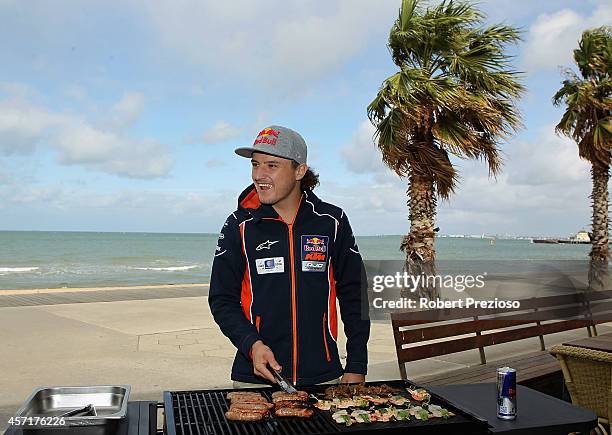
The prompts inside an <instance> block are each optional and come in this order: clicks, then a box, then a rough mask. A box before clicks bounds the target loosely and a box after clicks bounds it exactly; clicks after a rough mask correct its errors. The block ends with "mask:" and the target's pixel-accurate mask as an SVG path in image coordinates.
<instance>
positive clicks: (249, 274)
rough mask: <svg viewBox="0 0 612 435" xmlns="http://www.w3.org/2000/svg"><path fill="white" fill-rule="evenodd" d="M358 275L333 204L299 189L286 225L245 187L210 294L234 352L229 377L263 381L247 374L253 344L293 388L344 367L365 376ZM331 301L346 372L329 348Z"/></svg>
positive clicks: (354, 253) (351, 240)
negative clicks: (266, 351) (266, 350)
mask: <svg viewBox="0 0 612 435" xmlns="http://www.w3.org/2000/svg"><path fill="white" fill-rule="evenodd" d="M362 274H363V276H362ZM364 277H365V272H364V269H363V263H362V260H361V255H360V254H359V250H358V248H357V244H356V243H355V237H354V236H353V232H352V230H351V227H350V225H349V221H348V219H347V217H346V215H345V214H344V212H343V211H342V210H341V209H340V208H338V207H336V206H334V205H331V204H328V203H325V202H323V201H321V200H320V199H319V198H317V197H316V196H315V195H314V193H312V191H304V192H303V194H302V198H301V201H300V206H299V209H298V212H297V214H296V217H295V220H294V222H292V223H286V222H285V221H284V220H283V219H282V218H281V217H280V216H279V215H278V214H277V213H276V211H275V210H274V208H273V207H272V206H269V205H263V204H261V203H260V202H259V196H258V195H257V192H256V190H255V187H254V186H253V185H251V186H249V187H248V188H247V189H246V190H245V191H244V192H243V193H242V194H241V195H240V197H239V199H238V209H237V210H236V211H235V212H234V213H232V214H231V215H230V216H229V217H228V218H227V220H226V221H225V223H224V224H223V229H222V230H221V234H220V235H219V242H218V245H217V248H216V252H215V258H214V262H213V267H212V276H211V280H210V290H209V296H208V302H209V304H210V309H211V311H212V314H213V316H214V319H215V321H216V322H217V323H218V324H219V326H220V328H221V331H222V332H223V334H225V335H226V336H227V337H228V338H229V339H230V340H231V342H232V343H233V344H234V346H236V348H237V349H238V351H237V353H236V357H235V359H234V364H233V367H232V380H235V381H241V382H253V383H264V382H266V381H265V380H264V379H263V378H260V377H258V376H256V375H255V374H254V373H253V363H252V360H251V356H250V351H251V346H252V345H253V343H255V342H256V341H257V340H262V341H263V342H264V343H265V344H266V345H267V346H269V347H270V348H271V349H272V351H273V352H274V356H275V357H276V360H277V361H278V362H279V364H280V365H281V366H282V367H283V374H284V375H285V376H286V377H287V378H288V379H290V380H292V381H293V383H294V384H295V385H311V384H317V383H321V382H325V381H329V380H332V379H334V378H338V377H340V376H341V375H342V374H343V372H344V371H346V372H350V373H360V374H366V371H367V363H368V359H367V342H368V338H369V335H370V321H369V319H368V318H367V309H366V310H365V312H364V314H365V318H362V287H361V283H362V281H363V282H365V279H364ZM336 300H338V302H339V305H340V314H341V316H342V321H343V323H344V332H345V334H346V337H347V345H346V347H347V362H346V367H345V368H344V369H343V368H342V365H341V364H340V358H339V356H338V348H337V346H336V338H337V336H338V320H337V314H336V313H337V311H336ZM365 306H366V307H367V304H366V305H365Z"/></svg>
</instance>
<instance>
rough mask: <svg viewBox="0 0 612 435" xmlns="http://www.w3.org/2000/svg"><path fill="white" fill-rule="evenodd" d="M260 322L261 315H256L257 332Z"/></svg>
mask: <svg viewBox="0 0 612 435" xmlns="http://www.w3.org/2000/svg"><path fill="white" fill-rule="evenodd" d="M260 323H261V316H257V317H255V328H256V329H257V332H259V324H260Z"/></svg>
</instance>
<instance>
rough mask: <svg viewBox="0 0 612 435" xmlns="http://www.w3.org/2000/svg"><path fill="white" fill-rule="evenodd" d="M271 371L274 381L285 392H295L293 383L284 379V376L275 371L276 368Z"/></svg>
mask: <svg viewBox="0 0 612 435" xmlns="http://www.w3.org/2000/svg"><path fill="white" fill-rule="evenodd" d="M272 373H273V374H274V377H275V378H276V383H277V384H278V385H279V387H281V388H282V389H283V390H284V391H285V392H287V393H291V394H293V393H297V390H296V389H295V387H294V386H293V384H292V383H291V382H289V381H288V380H287V379H285V377H284V376H283V375H282V374H281V372H277V371H276V370H274V369H272Z"/></svg>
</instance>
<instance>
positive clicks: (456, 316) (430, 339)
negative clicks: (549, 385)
mask: <svg viewBox="0 0 612 435" xmlns="http://www.w3.org/2000/svg"><path fill="white" fill-rule="evenodd" d="M604 293H607V294H604ZM611 296H612V294H610V292H602V293H601V294H599V296H597V297H595V298H591V297H590V296H589V300H585V297H584V293H576V294H570V295H563V296H549V297H539V298H530V299H525V300H522V301H520V302H521V305H520V309H496V310H491V309H483V308H478V309H465V308H464V309H434V310H426V311H417V312H410V313H393V314H391V324H392V327H393V336H394V339H395V347H396V351H397V359H398V364H399V368H400V373H401V375H402V378H404V379H406V369H405V363H406V362H410V361H416V360H420V359H424V358H431V357H434V356H440V355H446V354H450V353H455V352H461V351H465V350H471V349H478V351H479V354H480V362H481V363H482V364H485V363H486V354H485V347H487V346H492V345H495V344H501V343H508V342H512V341H517V340H522V339H527V338H532V337H539V339H540V349H541V350H545V344H544V335H546V334H553V333H556V332H562V331H568V330H572V329H578V328H587V331H588V334H589V336H591V335H592V331H591V328H593V331H595V328H594V325H595V324H596V323H600V322H602V321H606V320H609V319H610V316H609V315H607V316H599V317H598V316H597V315H593V311H594V307H596V309H595V311H597V312H598V314H601V313H603V312H606V311H608V310H610V305H612V301H610V297H611ZM541 319H549V320H541ZM595 332H596V331H595Z"/></svg>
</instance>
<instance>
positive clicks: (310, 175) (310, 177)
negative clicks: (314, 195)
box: [291, 160, 319, 190]
mask: <svg viewBox="0 0 612 435" xmlns="http://www.w3.org/2000/svg"><path fill="white" fill-rule="evenodd" d="M291 164H292V166H293V169H296V168H297V167H298V166H300V164H299V163H298V162H296V161H295V160H292V161H291ZM301 183H302V184H301V187H302V190H313V189H314V188H315V187H317V186H318V185H319V174H317V173H316V172H314V171H313V170H312V169H310V167H309V168H308V169H307V170H306V173H305V174H304V178H302V180H301Z"/></svg>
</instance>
